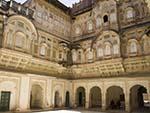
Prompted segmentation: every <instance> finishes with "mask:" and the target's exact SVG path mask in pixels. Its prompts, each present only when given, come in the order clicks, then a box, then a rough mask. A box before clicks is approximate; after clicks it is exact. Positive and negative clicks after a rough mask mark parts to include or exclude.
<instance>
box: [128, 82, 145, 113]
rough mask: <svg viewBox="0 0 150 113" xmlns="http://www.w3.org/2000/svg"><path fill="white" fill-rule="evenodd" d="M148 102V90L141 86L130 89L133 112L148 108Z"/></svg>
mask: <svg viewBox="0 0 150 113" xmlns="http://www.w3.org/2000/svg"><path fill="white" fill-rule="evenodd" d="M147 100H148V94H147V89H146V88H145V87H143V86H141V85H135V86H133V87H132V88H131V89H130V107H131V111H136V110H143V109H145V108H146V106H145V102H146V101H147Z"/></svg>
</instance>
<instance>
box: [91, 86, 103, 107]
mask: <svg viewBox="0 0 150 113" xmlns="http://www.w3.org/2000/svg"><path fill="white" fill-rule="evenodd" d="M89 98H90V99H89V101H90V102H89V107H91V108H100V107H101V106H102V92H101V89H100V88H99V87H98V86H94V87H92V88H91V89H90V95H89Z"/></svg>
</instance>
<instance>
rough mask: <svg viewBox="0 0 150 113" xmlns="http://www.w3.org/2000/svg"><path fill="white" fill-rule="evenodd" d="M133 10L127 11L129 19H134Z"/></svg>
mask: <svg viewBox="0 0 150 113" xmlns="http://www.w3.org/2000/svg"><path fill="white" fill-rule="evenodd" d="M133 16H134V15H133V8H128V9H127V19H131V18H133Z"/></svg>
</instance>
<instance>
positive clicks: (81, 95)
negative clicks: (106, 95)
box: [76, 87, 85, 107]
mask: <svg viewBox="0 0 150 113" xmlns="http://www.w3.org/2000/svg"><path fill="white" fill-rule="evenodd" d="M76 104H77V107H85V89H84V88H83V87H79V88H78V89H77V92H76Z"/></svg>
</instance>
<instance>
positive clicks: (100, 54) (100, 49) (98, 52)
mask: <svg viewBox="0 0 150 113" xmlns="http://www.w3.org/2000/svg"><path fill="white" fill-rule="evenodd" d="M103 55H104V54H103V49H102V48H101V47H99V48H98V49H97V57H98V58H99V57H103Z"/></svg>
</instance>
